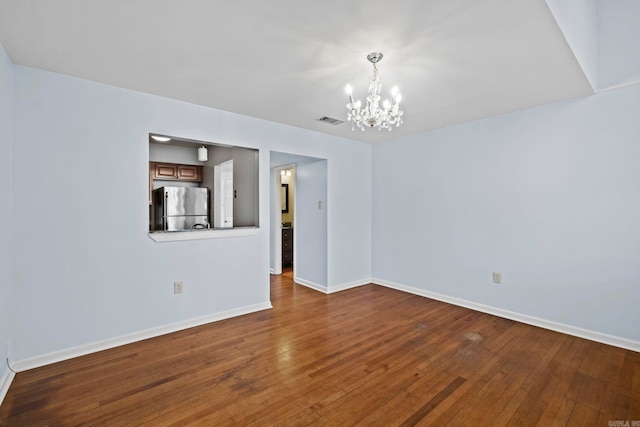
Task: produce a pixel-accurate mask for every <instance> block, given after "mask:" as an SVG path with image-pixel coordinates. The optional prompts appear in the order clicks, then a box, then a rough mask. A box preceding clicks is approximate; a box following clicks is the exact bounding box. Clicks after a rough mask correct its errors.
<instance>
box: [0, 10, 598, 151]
mask: <svg viewBox="0 0 640 427" xmlns="http://www.w3.org/2000/svg"><path fill="white" fill-rule="evenodd" d="M0 43H2V45H3V46H4V48H5V50H6V51H7V53H8V55H9V57H10V58H11V60H12V61H13V63H14V64H20V65H26V66H29V67H35V68H40V69H44V70H50V71H54V72H57V73H62V74H67V75H71V76H76V77H80V78H83V79H88V80H94V81H98V82H103V83H107V84H110V85H114V86H119V87H123V88H129V89H133V90H137V91H141V92H146V93H151V94H156V95H160V96H164V97H168V98H173V99H178V100H182V101H187V102H191V103H194V104H200V105H205V106H210V107H214V108H218V109H222V110H226V111H231V112H235V113H240V114H244V115H248V116H254V117H258V118H262V119H265V120H270V121H274V122H278V123H283V124H287V125H291V126H296V127H301V128H305V129H310V130H314V131H318V132H323V133H327V134H332V135H338V136H342V137H346V138H350V139H357V140H361V141H366V142H376V141H384V140H391V139H396V138H399V137H402V136H406V135H411V134H415V133H419V132H422V131H425V130H428V129H434V128H439V127H444V126H448V125H452V124H457V123H462V122H467V121H471V120H476V119H479V118H483V117H488V116H493V115H497V114H502V113H505V112H509V111H514V110H519V109H523V108H528V107H532V106H537V105H542V104H547V103H550V102H555V101H559V100H563V99H569V98H573V97H577V96H583V95H588V94H591V93H593V91H592V89H591V86H590V85H589V83H588V80H587V78H586V77H585V75H584V73H583V72H582V69H581V68H580V66H579V64H578V62H577V60H576V59H575V57H574V55H573V53H572V51H571V49H570V48H569V46H568V44H567V42H566V40H565V39H564V37H563V35H562V32H561V31H560V29H559V27H558V25H557V23H556V21H555V19H554V17H553V15H552V14H551V12H550V11H549V8H548V6H547V4H546V2H545V1H544V0H429V1H427V0H398V1H395V2H389V1H388V0H385V1H383V0H369V1H367V2H366V3H365V2H356V1H343V0H324V1H322V2H319V1H316V2H302V1H299V0H270V1H264V0H234V1H222V0H182V1H173V0H171V1H170V0H136V1H131V0H103V1H99V0H95V1H86V0H56V1H50V0H28V1H27V0H0ZM373 51H379V52H382V53H383V54H384V58H383V59H382V61H381V62H380V63H379V64H378V69H379V72H380V78H381V80H382V84H383V88H382V91H383V96H385V94H388V93H389V92H390V89H391V87H392V86H394V85H398V86H399V87H400V90H401V92H402V96H403V100H402V104H401V106H402V109H404V111H405V115H404V121H405V123H404V125H402V126H401V127H400V128H394V130H393V131H392V132H388V131H377V130H372V129H367V130H366V131H365V132H362V131H360V130H358V129H357V128H356V131H352V130H351V124H350V123H349V122H345V123H343V124H340V125H330V124H327V123H322V122H320V121H318V119H319V118H321V117H323V116H329V117H334V118H338V119H341V120H346V108H345V105H346V103H347V96H346V94H345V93H344V87H345V85H346V84H347V83H350V84H351V85H352V86H353V88H354V97H355V98H356V99H357V98H360V99H362V100H363V101H364V98H365V96H366V88H367V85H368V78H369V77H370V75H371V74H372V67H371V64H370V63H369V62H368V61H367V59H366V56H367V54H369V53H370V52H373Z"/></svg>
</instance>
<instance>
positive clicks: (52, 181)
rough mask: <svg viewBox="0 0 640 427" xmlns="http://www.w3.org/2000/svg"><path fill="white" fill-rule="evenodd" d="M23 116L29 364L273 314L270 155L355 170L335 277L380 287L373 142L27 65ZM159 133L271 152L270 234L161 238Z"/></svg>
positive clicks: (17, 136) (336, 208) (24, 313)
mask: <svg viewBox="0 0 640 427" xmlns="http://www.w3.org/2000/svg"><path fill="white" fill-rule="evenodd" d="M13 114H14V122H13V126H14V172H15V174H14V176H15V191H14V194H13V201H14V212H15V213H14V221H13V225H14V227H13V228H14V230H15V245H14V256H15V277H16V282H17V286H16V288H15V318H14V325H15V327H14V338H15V342H14V358H15V359H17V360H24V359H28V358H32V357H36V356H41V355H43V354H46V353H49V352H58V351H63V350H65V349H69V348H72V347H74V346H85V345H87V344H89V343H92V342H96V341H101V340H106V339H110V338H113V337H118V336H122V335H123V334H129V333H135V332H137V331H141V330H146V329H148V328H156V327H160V326H163V325H167V324H173V323H175V322H181V321H184V320H188V319H193V318H197V317H200V316H209V315H211V314H215V313H223V312H226V311H228V310H235V309H238V308H242V307H251V306H253V305H259V304H263V303H265V302H268V300H269V244H268V239H269V230H268V229H269V227H268V224H269V223H270V221H269V214H270V213H269V210H268V208H267V207H268V206H269V200H268V197H269V189H268V187H267V186H268V185H269V150H277V151H283V152H290V153H295V154H301V155H308V156H313V157H321V158H327V159H329V161H330V162H332V163H335V164H338V165H343V164H350V167H349V168H342V167H340V168H334V169H330V170H329V176H330V180H329V186H328V192H329V195H328V199H329V200H328V205H329V206H333V208H332V209H331V210H330V211H329V215H330V216H332V217H333V219H334V221H335V223H336V224H340V225H339V226H338V225H336V226H334V227H333V228H332V227H329V236H328V237H329V241H330V243H329V247H328V250H329V251H330V252H333V253H334V254H335V256H334V257H333V259H330V260H329V267H328V268H329V269H330V271H332V272H333V273H332V274H333V276H332V278H333V280H334V281H335V282H338V283H341V282H342V283H346V282H349V281H352V280H354V279H353V278H354V277H355V278H358V279H359V280H366V279H367V278H368V277H370V274H371V270H370V265H371V264H370V262H371V260H370V252H369V248H368V247H367V246H366V242H370V241H371V220H370V218H371V217H370V215H371V214H370V206H371V199H370V195H371V193H370V188H371V163H370V161H367V159H371V146H369V145H368V144H364V143H359V142H354V141H349V140H345V139H342V138H337V137H332V136H327V135H324V134H319V133H314V132H309V131H305V130H302V129H298V128H293V127H288V126H283V125H278V124H275V123H271V122H267V121H263V120H258V119H254V118H250V117H246V116H240V115H236V114H232V113H227V112H223V111H218V110H213V109H210V108H204V107H200V106H196V105H191V104H186V103H183V102H178V101H174V100H169V99H164V98H159V97H155V96H151V95H147V94H142V93H137V92H133V91H129V90H125V89H119V88H114V87H110V86H106V85H102V84H99V83H94V82H89V81H84V80H80V79H76V78H72V77H66V76H61V75H57V74H53V73H49V72H44V71H40V70H36V69H31V68H27V67H21V66H16V67H15V68H14V113H13ZM149 132H153V133H159V134H165V135H176V136H181V137H184V138H188V139H194V140H203V141H215V142H219V143H225V144H230V145H238V146H246V147H250V148H258V149H260V176H259V181H260V183H259V186H260V207H261V208H260V224H262V227H261V228H260V229H259V231H258V233H257V235H255V236H247V237H238V238H230V239H227V238H222V239H211V240H200V241H187V242H171V243H156V242H153V241H152V240H151V239H149V237H148V236H147V232H146V230H147V222H148V219H147V211H148V205H147V186H148V174H147V162H148V160H149V158H148V133H149ZM354 158H355V159H358V158H359V159H364V160H363V161H362V163H358V164H351V163H352V160H353V159H354ZM87 177H90V179H87ZM337 187H339V188H337ZM363 189H366V191H362V190H363ZM351 193H354V194H358V196H357V197H353V198H349V201H348V203H345V202H344V201H343V199H344V198H345V194H351ZM363 193H364V194H363ZM93 224H98V225H99V227H97V228H94V227H93ZM338 233H339V236H338V235H337V234H338ZM343 240H346V241H359V242H365V245H364V246H358V247H356V248H354V247H353V245H344V246H343V245H342V244H341V242H342V241H343ZM332 263H333V265H332ZM174 280H182V281H184V284H185V291H184V293H183V294H181V295H173V293H172V282H173V281H174Z"/></svg>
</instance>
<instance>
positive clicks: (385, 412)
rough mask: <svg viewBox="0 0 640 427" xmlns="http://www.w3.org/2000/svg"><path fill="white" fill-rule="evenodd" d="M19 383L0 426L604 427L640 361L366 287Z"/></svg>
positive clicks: (638, 390) (623, 403) (278, 305)
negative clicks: (568, 426) (349, 426)
mask: <svg viewBox="0 0 640 427" xmlns="http://www.w3.org/2000/svg"><path fill="white" fill-rule="evenodd" d="M271 295H272V303H273V305H274V308H273V309H272V310H267V311H263V312H259V313H254V314H250V315H246V316H241V317H237V318H234V319H228V320H224V321H220V322H216V323H212V324H208V325H204V326H200V327H197V328H192V329H188V330H184V331H181V332H177V333H173V334H169V335H164V336H161V337H158V338H154V339H150V340H146V341H142V342H138V343H134V344H130V345H126V346H122V347H118V348H115V349H111V350H107V351H102V352H99V353H95V354H92V355H89V356H84V357H79V358H76V359H73V360H68V361H64V362H60V363H56V364H53V365H49V366H45V367H42V368H38V369H33V370H30V371H26V372H20V373H18V374H17V375H16V377H15V379H14V382H13V384H12V386H11V388H10V389H9V392H8V394H7V396H6V398H5V400H4V403H3V404H2V406H1V407H0V425H3V426H4V425H6V426H83V425H92V426H96V425H105V426H120V425H134V426H141V425H149V426H159V425H160V426H165V425H176V426H185V425H212V426H218V425H257V426H263V425H314V426H316V425H317V426H322V425H329V426H347V425H362V426H372V425H380V426H391V425H402V426H413V425H437V426H445V425H449V426H503V425H504V426H506V425H509V426H529V425H540V426H553V425H558V426H564V425H570V426H573V425H575V426H591V425H593V426H598V425H601V426H607V425H608V424H609V421H629V422H631V421H634V420H640V353H635V352H632V351H627V350H622V349H619V348H615V347H611V346H607V345H603V344H597V343H594V342H590V341H587V340H584V339H580V338H575V337H571V336H568V335H563V334H560V333H556V332H552V331H547V330H544V329H540V328H536V327H533V326H528V325H524V324H520V323H517V322H513V321H510V320H506V319H502V318H498V317H494V316H491V315H487V314H483V313H478V312H474V311H472V310H468V309H465V308H460V307H456V306H452V305H448V304H444V303H441V302H437V301H433V300H430V299H427V298H422V297H418V296H414V295H410V294H406V293H403V292H399V291H395V290H391V289H387V288H384V287H380V286H375V285H366V286H362V287H359V288H355V289H350V290H347V291H343V292H340V293H338V294H333V295H323V294H321V293H319V292H316V291H313V290H310V289H307V288H305V287H303V286H300V285H294V284H293V282H292V280H291V274H290V272H289V273H285V274H283V275H282V276H273V277H272V282H271Z"/></svg>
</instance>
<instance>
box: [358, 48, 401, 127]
mask: <svg viewBox="0 0 640 427" xmlns="http://www.w3.org/2000/svg"><path fill="white" fill-rule="evenodd" d="M367 59H368V60H369V62H371V63H372V64H373V76H371V79H369V96H367V105H366V106H365V107H364V108H362V103H361V102H360V100H358V101H355V102H354V101H353V96H352V93H353V90H352V89H351V86H350V85H347V87H346V92H347V94H348V95H349V103H348V104H347V110H348V111H349V116H348V120H349V121H351V129H352V130H355V126H358V127H359V128H360V129H361V130H362V131H364V128H365V126H366V127H370V128H374V127H377V128H378V130H381V129H389V131H391V129H392V128H393V126H394V125H395V126H396V127H398V126H400V125H401V124H402V115H403V114H404V112H403V111H402V110H401V109H400V100H401V99H402V96H401V95H400V93H398V87H397V86H396V87H394V88H393V90H392V91H391V102H389V100H388V99H386V100H385V101H384V102H383V104H382V108H380V89H382V83H380V77H378V67H376V64H377V63H378V62H380V60H381V59H382V54H381V53H379V52H372V53H370V54H369V55H367Z"/></svg>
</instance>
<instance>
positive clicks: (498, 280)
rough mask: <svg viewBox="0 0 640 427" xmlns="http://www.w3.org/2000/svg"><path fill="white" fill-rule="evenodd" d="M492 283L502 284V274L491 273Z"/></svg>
mask: <svg viewBox="0 0 640 427" xmlns="http://www.w3.org/2000/svg"><path fill="white" fill-rule="evenodd" d="M493 283H502V273H496V272H494V273H493Z"/></svg>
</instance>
